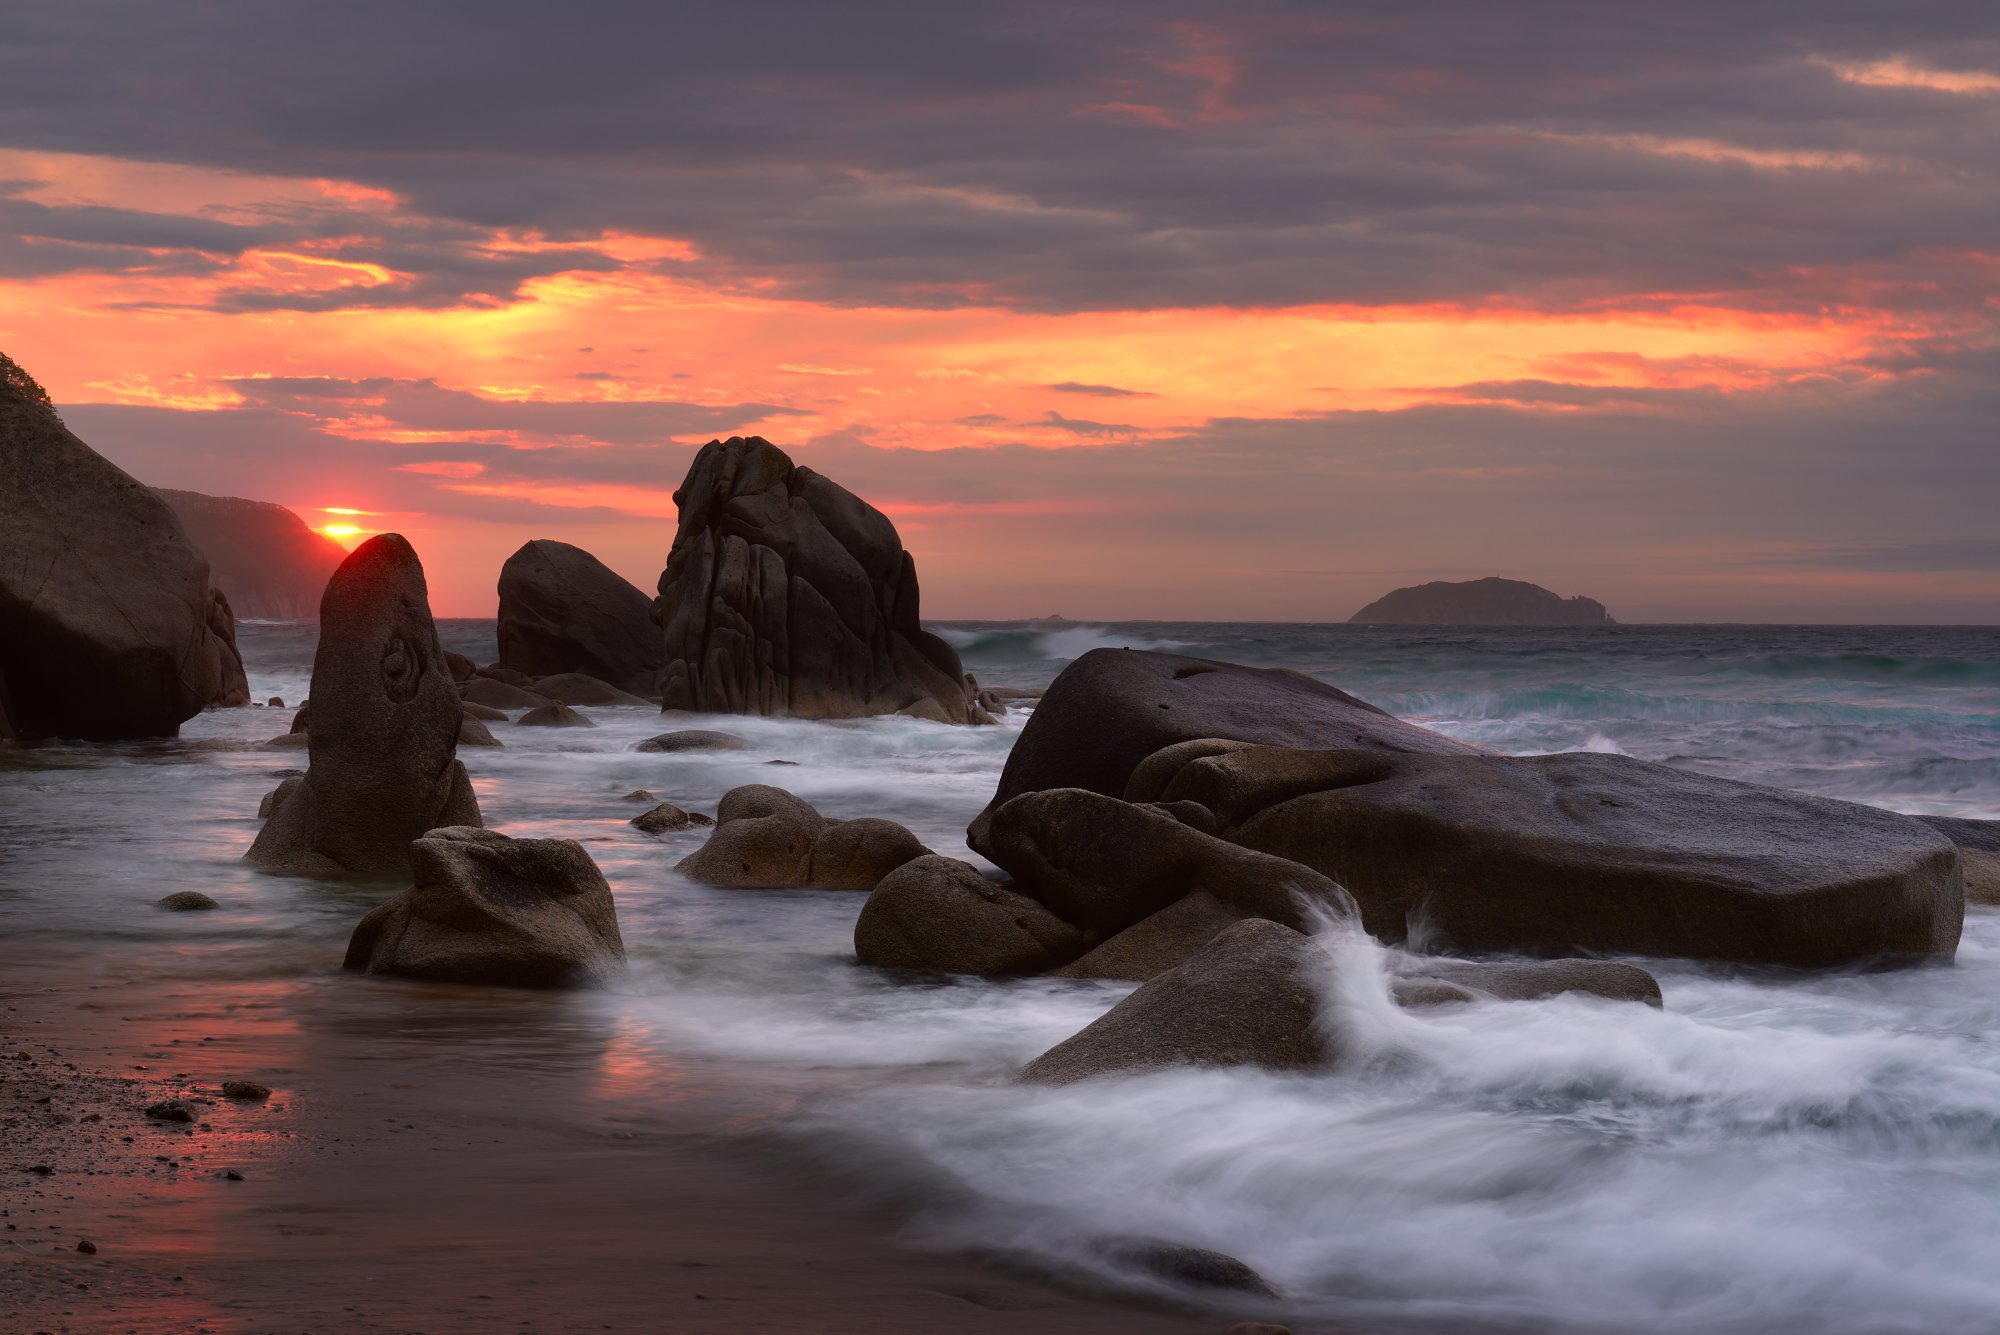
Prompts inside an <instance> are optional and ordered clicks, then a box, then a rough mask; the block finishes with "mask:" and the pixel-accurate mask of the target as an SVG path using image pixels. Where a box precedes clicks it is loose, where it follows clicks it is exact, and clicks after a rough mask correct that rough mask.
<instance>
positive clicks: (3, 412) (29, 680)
mask: <svg viewBox="0 0 2000 1335" xmlns="http://www.w3.org/2000/svg"><path fill="white" fill-rule="evenodd" d="M235 626H236V618H235V615H234V613H233V612H232V611H231V610H230V606H229V600H228V599H227V598H226V597H224V596H223V594H222V592H221V590H219V589H215V588H212V587H210V584H209V570H208V563H207V561H206V560H204V559H203V557H202V554H201V553H200V552H199V551H197V550H196V549H195V547H194V546H193V544H191V543H190V542H189V541H188V540H187V535H186V534H185V533H184V532H183V530H182V528H181V524H180V521H179V520H178V519H177V518H176V517H175V515H174V512H173V510H172V509H171V508H170V507H169V506H168V504H167V503H166V501H164V500H162V499H161V498H160V497H159V496H158V495H157V494H156V493H154V492H152V491H150V490H149V489H147V488H146V487H145V486H144V485H142V484H141V483H140V482H138V481H137V480H136V479H134V478H133V477H131V476H130V475H128V474H127V473H125V472H124V471H123V470H122V469H120V468H118V467H117V466H116V465H114V464H113V463H111V462H110V461H109V460H108V459H105V458H104V457H103V456H102V455H100V454H98V453H97V452H96V451H95V450H93V449H91V448H90V447H89V446H88V445H86V444H84V443H83V442H82V441H81V440H79V439H77V438H76V436H75V435H73V434H72V433H71V432H70V430H69V428H68V427H66V426H64V425H63V423H62V419H61V418H59V417H58V416H57V415H56V412H55V409H54V408H53V407H52V406H51V405H50V404H49V402H48V396H47V395H46V394H45V393H43V392H42V389H41V387H40V386H39V385H37V384H35V382H34V381H33V379H32V378H30V377H29V376H28V375H27V373H26V372H25V371H23V370H21V369H20V367H18V366H17V365H16V364H15V363H14V362H12V361H11V360H8V359H6V358H4V357H0V740H15V739H20V740H31V739H38V738H52V737H69V738H78V739H82V740H86V741H115V740H118V739H121V738H129V737H171V736H173V735H175V734H176V733H177V732H179V730H180V725H181V723H182V722H183V721H185V720H186V719H189V718H191V717H193V716H194V715H195V714H197V713H199V712H201V710H203V709H205V708H207V707H210V706H217V705H247V704H248V703H249V702H250V688H249V684H248V682H247V681H246V680H245V678H244V673H243V659H242V656H241V655H240V654H239V653H238V652H237V649H236V638H235Z"/></svg>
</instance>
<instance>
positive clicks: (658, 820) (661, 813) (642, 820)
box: [630, 802, 694, 834]
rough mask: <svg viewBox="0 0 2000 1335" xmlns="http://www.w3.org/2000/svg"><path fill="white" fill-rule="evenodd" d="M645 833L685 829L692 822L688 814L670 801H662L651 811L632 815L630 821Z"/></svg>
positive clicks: (661, 832)
mask: <svg viewBox="0 0 2000 1335" xmlns="http://www.w3.org/2000/svg"><path fill="white" fill-rule="evenodd" d="M630 823H631V824H633V825H636V826H638V827H639V828H640V829H641V830H643V831H645V832H646V833H647V834H665V833H666V832H667V831H668V830H685V829H687V828H688V827H689V826H691V825H693V824H694V822H693V821H692V820H690V819H688V814H687V812H685V811H682V810H681V809H680V808H679V807H677V806H675V805H674V804H673V803H672V802H662V803H660V805H658V806H656V807H654V808H653V809H652V810H651V811H647V812H643V813H641V814H640V815H637V816H634V817H633V818H632V820H631V822H630Z"/></svg>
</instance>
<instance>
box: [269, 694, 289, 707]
mask: <svg viewBox="0 0 2000 1335" xmlns="http://www.w3.org/2000/svg"><path fill="white" fill-rule="evenodd" d="M264 703H265V704H266V705H268V706H270V707H271V708H272V709H283V708H284V707H285V697H284V696H282V695H274V696H272V697H271V698H270V699H268V700H266V701H265V702H264Z"/></svg>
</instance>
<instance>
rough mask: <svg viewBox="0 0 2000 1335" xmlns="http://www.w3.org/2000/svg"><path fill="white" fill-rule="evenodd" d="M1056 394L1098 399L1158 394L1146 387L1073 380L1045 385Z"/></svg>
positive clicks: (1132, 397)
mask: <svg viewBox="0 0 2000 1335" xmlns="http://www.w3.org/2000/svg"><path fill="white" fill-rule="evenodd" d="M1044 388H1046V389H1052V390H1054V391H1055V392H1056V393H1058V394H1087V395H1090V396H1091V397H1092V398H1099V399H1157V398H1159V397H1160V396H1159V395H1157V394H1155V393H1153V392H1152V391H1151V390H1148V389H1120V388H1118V386H1116V385H1085V384H1079V383H1078V382H1077V381H1074V380H1065V381H1063V382H1062V383H1061V384H1059V385H1047V386H1044Z"/></svg>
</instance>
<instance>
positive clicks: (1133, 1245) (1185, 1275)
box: [1100, 1238, 1279, 1298]
mask: <svg viewBox="0 0 2000 1335" xmlns="http://www.w3.org/2000/svg"><path fill="white" fill-rule="evenodd" d="M1100 1247H1101V1250H1102V1251H1103V1252H1104V1255H1105V1257H1106V1259H1108V1260H1110V1261H1113V1262H1115V1263H1116V1264H1119V1265H1123V1266H1129V1267H1131V1268H1132V1269H1134V1270H1141V1271H1144V1272H1145V1273H1147V1274H1149V1275H1152V1276H1153V1277H1154V1278H1156V1279H1164V1280H1166V1281H1168V1282H1169V1283H1171V1284H1179V1285H1185V1286H1187V1287H1190V1288H1197V1289H1224V1290H1227V1291H1229V1292H1232V1293H1251V1294H1256V1295H1257V1296H1258V1297H1260V1298H1277V1297H1278V1296H1279V1295H1278V1291H1277V1290H1276V1289H1274V1288H1272V1287H1271V1284H1270V1281H1268V1280H1266V1279H1265V1278H1264V1277H1263V1276H1262V1275H1260V1274H1258V1273H1257V1272H1256V1271H1255V1270H1252V1269H1251V1268H1250V1267H1249V1266H1247V1265H1245V1264H1244V1263H1243V1262H1241V1261H1239V1260H1237V1259H1236V1258H1235V1257H1233V1256H1231V1255H1229V1254H1228V1253H1226V1252H1216V1251H1210V1250H1209V1249H1208V1248H1206V1247H1190V1246H1188V1245H1186V1244H1185V1243H1179V1242H1161V1241H1159V1240H1157V1239H1154V1238H1119V1239H1116V1240H1113V1241H1110V1242H1106V1243H1103V1244H1100Z"/></svg>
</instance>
